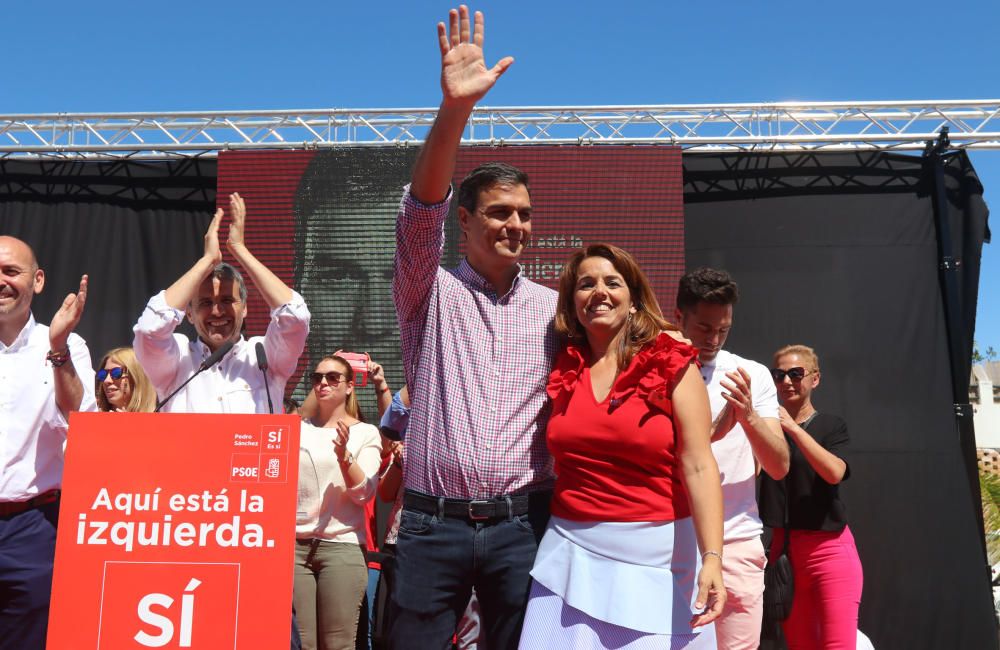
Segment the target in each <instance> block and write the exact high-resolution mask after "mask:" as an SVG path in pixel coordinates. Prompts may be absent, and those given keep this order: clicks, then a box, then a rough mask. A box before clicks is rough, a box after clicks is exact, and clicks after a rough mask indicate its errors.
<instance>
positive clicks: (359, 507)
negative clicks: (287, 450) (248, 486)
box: [293, 355, 381, 650]
mask: <svg viewBox="0 0 1000 650" xmlns="http://www.w3.org/2000/svg"><path fill="white" fill-rule="evenodd" d="M353 378H354V371H353V370H352V369H351V366H350V364H349V363H348V362H347V360H346V359H344V358H342V357H339V356H336V355H332V356H328V357H324V358H323V359H321V360H320V362H319V364H318V365H317V366H316V371H315V372H313V373H312V394H313V397H314V398H315V402H316V410H315V413H314V415H313V416H312V417H311V418H309V419H308V420H306V421H304V422H303V423H302V433H301V437H300V448H299V496H298V507H297V509H296V510H297V512H298V519H297V522H296V526H295V537H296V545H295V591H294V598H293V600H294V603H295V612H296V615H297V618H298V624H299V632H300V635H301V638H302V647H303V649H305V650H315V649H318V650H353V649H354V645H355V637H356V634H357V629H358V617H359V614H360V611H361V599H362V598H363V597H364V594H365V587H366V586H367V585H368V569H367V566H366V565H365V557H364V554H363V553H362V551H361V547H362V545H364V543H365V539H366V532H365V503H366V502H367V501H369V500H371V499H372V498H373V497H374V496H375V488H376V483H377V477H378V468H379V462H380V460H381V440H380V437H379V432H378V429H377V428H376V427H374V426H372V425H370V424H366V423H364V422H362V421H361V420H360V417H359V415H360V413H359V410H358V402H357V398H356V396H355V394H354V381H353Z"/></svg>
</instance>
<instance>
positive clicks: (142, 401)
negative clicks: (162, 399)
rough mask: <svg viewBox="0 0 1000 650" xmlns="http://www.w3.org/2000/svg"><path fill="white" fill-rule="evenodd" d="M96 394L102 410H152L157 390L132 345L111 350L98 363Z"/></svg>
mask: <svg viewBox="0 0 1000 650" xmlns="http://www.w3.org/2000/svg"><path fill="white" fill-rule="evenodd" d="M97 368H98V370H97V375H96V386H95V387H94V396H95V397H96V398H97V408H98V409H100V410H101V411H131V412H138V413H152V412H153V409H155V408H156V391H155V390H154V389H153V384H152V383H151V382H150V381H149V378H148V377H147V376H146V373H145V371H143V369H142V366H140V365H139V361H138V359H136V358H135V352H133V351H132V348H115V349H113V350H109V351H108V352H107V354H105V355H104V357H103V358H102V359H101V363H100V364H98V366H97Z"/></svg>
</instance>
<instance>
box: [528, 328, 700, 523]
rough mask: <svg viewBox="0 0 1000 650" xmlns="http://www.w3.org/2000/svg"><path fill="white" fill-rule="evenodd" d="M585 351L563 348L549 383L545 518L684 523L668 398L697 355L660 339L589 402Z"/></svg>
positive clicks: (685, 504) (663, 337)
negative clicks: (551, 486) (551, 474)
mask: <svg viewBox="0 0 1000 650" xmlns="http://www.w3.org/2000/svg"><path fill="white" fill-rule="evenodd" d="M585 354H586V349H585V348H580V347H577V346H575V345H574V344H572V343H570V344H569V345H567V346H566V347H565V348H564V349H563V350H562V351H561V352H560V353H559V356H558V358H557V359H556V363H555V366H554V370H553V371H552V374H551V375H550V376H549V383H548V388H547V390H548V394H549V397H551V398H552V416H551V418H550V419H549V425H548V431H547V432H546V437H547V441H548V447H549V452H550V453H551V454H552V457H553V458H554V459H555V471H556V477H557V478H556V485H555V492H554V494H553V498H552V514H553V515H555V516H557V517H562V518H564V519H570V520H574V521H674V520H675V519H682V518H684V517H688V516H690V514H691V513H690V509H689V507H688V500H687V492H686V491H685V489H684V486H683V484H682V483H681V477H680V468H679V466H678V457H677V441H676V438H675V435H674V424H673V409H672V407H671V402H670V397H671V395H672V393H673V390H674V386H676V384H677V382H678V381H680V378H681V376H682V375H683V374H684V371H685V370H686V369H687V367H688V365H689V364H691V362H692V361H694V360H695V359H696V358H697V355H698V351H697V350H696V349H695V348H693V347H691V346H690V345H687V344H686V343H681V342H680V341H677V340H675V339H674V338H672V337H671V336H670V335H669V334H665V333H661V334H660V335H659V336H658V337H657V338H656V340H655V341H653V342H652V343H649V344H648V345H646V346H645V347H644V348H642V350H640V351H639V352H638V353H637V354H636V355H635V357H634V358H633V359H632V363H630V364H629V366H628V368H626V369H625V370H624V371H623V372H621V373H620V374H619V375H618V378H617V379H616V380H615V383H614V386H612V387H611V392H610V393H608V396H607V397H606V398H605V399H604V401H602V402H598V401H597V399H596V398H595V397H594V391H593V388H592V387H591V382H590V370H589V369H588V368H587V367H586V363H585V360H584V359H585Z"/></svg>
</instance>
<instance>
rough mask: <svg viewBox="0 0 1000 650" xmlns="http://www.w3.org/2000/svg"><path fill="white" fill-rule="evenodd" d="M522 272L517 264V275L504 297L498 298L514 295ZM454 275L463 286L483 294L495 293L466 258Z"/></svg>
mask: <svg viewBox="0 0 1000 650" xmlns="http://www.w3.org/2000/svg"><path fill="white" fill-rule="evenodd" d="M522 272H523V269H522V268H521V265H520V264H518V265H517V275H515V276H514V282H512V283H511V285H510V291H508V292H507V293H506V294H505V295H504V296H498V297H499V298H505V297H507V296H512V295H514V292H515V291H517V287H518V286H519V285H520V284H521V277H522ZM455 275H457V276H458V279H459V280H461V281H462V282H464V283H465V284H469V285H472V286H473V287H475V288H477V289H479V290H481V291H483V292H484V293H494V294H495V293H496V290H495V289H494V288H493V285H492V284H490V283H489V281H487V279H486V278H484V277H483V276H482V275H480V273H479V271H477V270H476V269H474V268H472V265H471V264H469V259H468V258H467V257H463V258H462V262H461V263H460V264H459V265H458V268H457V269H455Z"/></svg>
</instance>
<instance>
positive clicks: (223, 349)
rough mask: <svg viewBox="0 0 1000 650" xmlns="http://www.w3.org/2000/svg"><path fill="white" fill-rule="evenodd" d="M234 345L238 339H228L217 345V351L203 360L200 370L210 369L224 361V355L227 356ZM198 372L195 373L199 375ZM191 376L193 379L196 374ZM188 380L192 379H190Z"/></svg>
mask: <svg viewBox="0 0 1000 650" xmlns="http://www.w3.org/2000/svg"><path fill="white" fill-rule="evenodd" d="M234 345H236V341H226V342H225V343H223V344H222V345H220V346H219V347H217V348H216V349H215V352H213V353H212V354H210V355H208V358H207V359H205V360H204V361H202V362H201V366H200V367H199V368H198V372H201V371H203V370H208V369H209V368H211V367H212V366H214V365H215V364H217V363H219V362H220V361H222V357H224V356H226V354H228V353H229V351H230V350H232V349H233V346H234ZM198 372H196V373H195V375H197V374H198ZM191 377H192V379H193V378H194V375H191ZM188 381H190V379H189V380H188Z"/></svg>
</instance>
